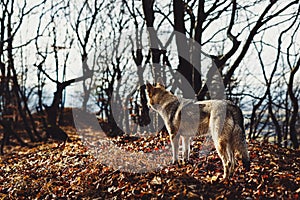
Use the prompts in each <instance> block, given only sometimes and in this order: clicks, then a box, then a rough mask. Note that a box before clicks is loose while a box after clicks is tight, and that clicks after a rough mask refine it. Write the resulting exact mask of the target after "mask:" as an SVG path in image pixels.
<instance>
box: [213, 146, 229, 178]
mask: <svg viewBox="0 0 300 200" xmlns="http://www.w3.org/2000/svg"><path fill="white" fill-rule="evenodd" d="M218 143H219V144H218V146H217V147H216V149H217V152H218V154H219V156H220V158H221V160H222V164H223V169H224V174H223V178H224V179H225V178H229V176H230V168H231V165H232V163H231V162H230V158H229V156H228V153H227V144H226V142H222V141H219V142H218Z"/></svg>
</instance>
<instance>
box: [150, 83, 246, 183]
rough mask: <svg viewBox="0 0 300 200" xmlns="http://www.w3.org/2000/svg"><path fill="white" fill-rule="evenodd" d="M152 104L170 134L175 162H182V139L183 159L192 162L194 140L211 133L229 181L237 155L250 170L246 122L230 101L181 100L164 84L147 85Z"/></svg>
mask: <svg viewBox="0 0 300 200" xmlns="http://www.w3.org/2000/svg"><path fill="white" fill-rule="evenodd" d="M146 88H147V94H148V105H149V106H150V107H151V108H152V109H153V110H155V111H156V112H158V113H159V114H160V116H161V117H162V119H163V120H164V123H165V125H166V128H167V130H168V132H169V135H170V139H171V145H172V153H173V163H176V162H178V149H179V138H180V137H181V139H182V146H183V147H182V149H183V156H182V157H183V159H184V160H189V155H190V138H191V137H193V136H196V135H205V134H207V133H209V134H210V135H211V136H212V139H213V141H214V145H215V147H216V150H217V152H218V154H219V156H220V158H221V160H222V163H223V167H224V175H223V177H224V178H228V177H229V176H230V175H231V174H232V173H233V172H234V167H235V164H236V163H235V158H234V155H235V153H237V154H239V155H240V156H241V157H242V161H243V164H244V167H245V168H246V169H247V170H249V168H250V161H249V153H248V150H247V143H246V136H245V130H244V119H243V115H242V112H241V110H240V109H239V107H238V106H236V105H235V104H233V103H232V102H230V101H228V100H207V101H197V102H194V101H193V100H189V99H179V98H177V97H176V96H175V95H173V94H172V93H171V92H169V91H167V90H166V89H165V88H164V86H163V85H161V84H156V85H151V84H150V83H147V85H146Z"/></svg>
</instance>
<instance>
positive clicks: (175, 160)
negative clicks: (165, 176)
mask: <svg viewBox="0 0 300 200" xmlns="http://www.w3.org/2000/svg"><path fill="white" fill-rule="evenodd" d="M170 138H171V145H172V155H173V161H172V164H177V163H178V150H179V137H178V136H177V135H170Z"/></svg>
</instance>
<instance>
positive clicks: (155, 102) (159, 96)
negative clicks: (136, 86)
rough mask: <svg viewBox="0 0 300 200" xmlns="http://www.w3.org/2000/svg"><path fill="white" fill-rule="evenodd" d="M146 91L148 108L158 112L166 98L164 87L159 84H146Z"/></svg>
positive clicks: (166, 92)
mask: <svg viewBox="0 0 300 200" xmlns="http://www.w3.org/2000/svg"><path fill="white" fill-rule="evenodd" d="M146 91H147V96H148V106H149V107H150V108H152V109H153V110H156V111H158V110H159V108H160V107H161V105H162V101H163V100H164V99H165V98H166V95H167V94H168V93H169V92H168V91H167V90H166V88H165V86H164V85H162V84H161V83H156V84H153V85H152V84H151V83H149V82H147V84H146Z"/></svg>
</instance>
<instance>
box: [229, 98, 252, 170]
mask: <svg viewBox="0 0 300 200" xmlns="http://www.w3.org/2000/svg"><path fill="white" fill-rule="evenodd" d="M228 110H229V112H230V114H231V116H232V118H233V121H234V122H235V124H236V125H237V127H236V128H235V129H236V131H235V132H236V133H238V134H237V135H238V136H239V137H240V138H239V143H240V145H239V148H238V151H239V153H240V155H241V156H242V162H243V166H244V167H245V169H246V170H247V171H249V170H250V157H249V152H248V145H247V142H246V133H245V128H244V117H243V113H242V111H241V109H240V108H239V107H238V106H236V105H235V104H233V103H232V102H230V101H228Z"/></svg>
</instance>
